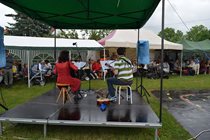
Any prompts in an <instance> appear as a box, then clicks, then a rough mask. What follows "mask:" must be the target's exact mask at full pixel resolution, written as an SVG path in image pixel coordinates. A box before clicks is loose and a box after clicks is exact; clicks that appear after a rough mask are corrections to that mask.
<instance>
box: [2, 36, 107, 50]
mask: <svg viewBox="0 0 210 140" xmlns="http://www.w3.org/2000/svg"><path fill="white" fill-rule="evenodd" d="M75 42H76V43H77V46H76V45H73V43H75ZM4 45H5V47H6V48H9V49H25V50H46V49H47V50H52V49H53V48H54V38H44V37H27V36H4ZM56 47H57V49H58V50H61V49H67V50H77V49H78V50H96V49H98V50H100V49H103V46H102V45H101V44H99V43H98V42H97V41H95V40H80V39H64V38H56Z"/></svg>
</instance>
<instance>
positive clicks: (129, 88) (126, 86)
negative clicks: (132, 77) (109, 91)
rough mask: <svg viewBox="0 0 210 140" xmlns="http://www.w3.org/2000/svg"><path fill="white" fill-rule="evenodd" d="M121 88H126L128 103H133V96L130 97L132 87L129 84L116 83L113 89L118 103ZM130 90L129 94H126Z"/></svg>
mask: <svg viewBox="0 0 210 140" xmlns="http://www.w3.org/2000/svg"><path fill="white" fill-rule="evenodd" d="M121 89H126V100H127V101H128V100H129V99H130V103H131V104H132V103H133V98H132V96H133V95H132V94H133V93H132V89H131V86H130V85H117V86H116V90H115V96H116V97H117V94H118V104H120V97H121ZM129 91H130V95H128V93H129Z"/></svg>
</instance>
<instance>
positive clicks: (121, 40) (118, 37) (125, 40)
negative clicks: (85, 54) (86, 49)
mask: <svg viewBox="0 0 210 140" xmlns="http://www.w3.org/2000/svg"><path fill="white" fill-rule="evenodd" d="M137 39H138V30H114V31H113V32H111V33H110V34H109V35H108V36H107V37H105V38H103V39H101V40H99V41H98V42H99V43H100V44H101V45H103V46H104V47H106V48H108V47H126V48H136V43H137ZM139 40H147V41H149V44H150V49H151V50H154V49H161V38H160V37H159V36H158V35H156V34H155V33H153V32H151V31H148V30H145V29H141V30H140V32H139ZM164 45H165V46H164V49H165V50H183V46H182V44H177V43H173V42H169V41H167V40H165V41H164Z"/></svg>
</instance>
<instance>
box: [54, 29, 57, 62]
mask: <svg viewBox="0 0 210 140" xmlns="http://www.w3.org/2000/svg"><path fill="white" fill-rule="evenodd" d="M54 29H55V32H54V59H55V62H56V53H57V52H56V28H54Z"/></svg>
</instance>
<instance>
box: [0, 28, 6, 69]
mask: <svg viewBox="0 0 210 140" xmlns="http://www.w3.org/2000/svg"><path fill="white" fill-rule="evenodd" d="M5 66H6V54H5V48H4V28H3V27H1V26H0V68H2V67H5Z"/></svg>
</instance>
